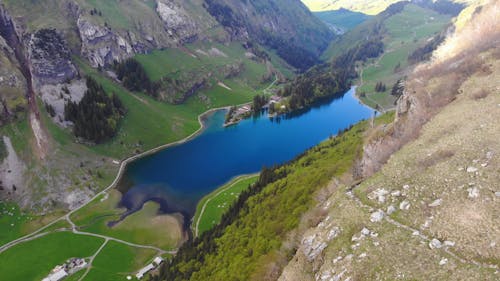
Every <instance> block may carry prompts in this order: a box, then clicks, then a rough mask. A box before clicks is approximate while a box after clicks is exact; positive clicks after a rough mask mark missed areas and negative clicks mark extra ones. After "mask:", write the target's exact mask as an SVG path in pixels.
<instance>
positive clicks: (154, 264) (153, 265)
mask: <svg viewBox="0 0 500 281" xmlns="http://www.w3.org/2000/svg"><path fill="white" fill-rule="evenodd" d="M162 262H163V258H161V257H156V258H155V259H154V260H153V262H152V263H150V264H148V265H146V266H145V267H143V268H142V269H141V270H139V272H137V274H136V275H135V277H137V279H142V278H143V277H144V275H146V273H148V272H150V271H151V270H153V269H155V268H157V267H158V266H159V265H160V264H161V263H162Z"/></svg>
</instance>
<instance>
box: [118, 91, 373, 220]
mask: <svg viewBox="0 0 500 281" xmlns="http://www.w3.org/2000/svg"><path fill="white" fill-rule="evenodd" d="M354 92H355V89H354V88H353V89H351V90H350V91H348V92H347V93H346V94H345V95H343V96H342V97H340V98H336V99H333V100H329V101H326V102H324V103H323V104H322V105H319V106H316V107H313V108H311V109H309V110H307V111H304V112H300V113H296V114H294V115H289V116H282V117H281V118H280V120H276V119H274V120H271V119H270V118H268V117H267V114H264V115H263V116H261V117H257V118H250V119H247V120H243V121H242V122H240V123H239V124H237V125H234V126H230V127H226V128H225V127H223V123H224V117H225V111H224V110H221V111H216V112H214V113H213V114H210V115H208V116H207V117H206V120H205V129H204V130H203V132H202V133H201V134H199V135H198V136H197V137H195V138H194V139H192V140H190V141H188V142H185V143H183V144H179V145H176V146H172V147H169V148H166V149H164V150H162V151H159V152H157V153H155V154H152V155H149V156H146V157H144V158H141V159H138V160H136V161H134V162H132V163H130V164H129V165H128V168H127V171H126V172H125V174H124V177H123V179H122V181H121V184H120V185H121V189H122V190H125V192H124V196H123V198H122V202H121V204H122V205H123V206H125V207H127V208H128V209H129V210H131V211H133V210H137V209H138V208H140V207H141V206H142V204H143V203H144V202H147V201H156V202H159V203H160V204H161V206H162V210H163V211H164V212H168V213H175V212H180V213H182V214H183V215H184V216H187V217H188V218H191V217H192V216H193V214H194V212H195V210H196V204H197V203H198V201H199V200H200V199H201V198H202V197H203V196H204V195H206V194H208V193H210V192H211V191H213V190H214V189H215V188H217V187H219V186H221V185H223V184H224V183H226V182H228V181H229V180H230V179H231V178H233V177H235V176H238V175H241V174H250V173H256V172H259V171H260V170H261V168H262V167H263V166H272V165H274V164H280V163H284V162H286V161H289V160H291V159H293V158H294V157H295V156H296V155H298V154H300V153H301V152H303V151H304V150H306V149H308V148H310V147H312V146H314V145H316V144H318V143H320V142H321V141H323V140H325V139H327V138H328V137H329V136H331V135H335V134H337V132H338V131H339V130H342V129H345V128H347V127H349V126H350V125H352V124H355V123H357V122H358V121H360V120H362V119H368V118H370V117H371V116H372V115H373V113H374V111H373V110H372V109H370V108H368V107H366V106H364V105H362V104H360V103H359V102H358V100H357V99H356V98H355V97H354Z"/></svg>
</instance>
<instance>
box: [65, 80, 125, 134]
mask: <svg viewBox="0 0 500 281" xmlns="http://www.w3.org/2000/svg"><path fill="white" fill-rule="evenodd" d="M125 113H126V109H125V107H124V106H123V104H122V102H121V100H120V99H119V98H118V96H116V95H115V94H114V93H113V94H112V95H111V97H109V96H108V95H107V94H106V92H105V91H104V89H103V88H102V86H101V85H100V84H98V83H97V82H96V81H95V80H94V79H92V78H91V77H87V91H86V92H85V95H84V96H83V98H82V100H81V101H80V102H79V103H76V102H72V101H70V102H68V103H67V104H66V105H65V108H64V116H65V119H66V120H67V121H71V122H73V124H74V126H73V133H74V134H75V136H76V137H79V138H82V139H85V140H87V141H92V142H94V143H101V142H103V141H105V140H108V139H109V138H111V137H113V136H114V135H115V134H116V131H117V129H118V123H119V121H120V119H121V118H122V117H123V116H124V115H125Z"/></svg>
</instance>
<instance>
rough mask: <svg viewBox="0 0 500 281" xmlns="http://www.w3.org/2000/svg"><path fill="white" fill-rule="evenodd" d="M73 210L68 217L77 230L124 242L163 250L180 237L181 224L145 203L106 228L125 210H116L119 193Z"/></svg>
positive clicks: (174, 244)
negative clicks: (138, 209) (75, 210)
mask: <svg viewBox="0 0 500 281" xmlns="http://www.w3.org/2000/svg"><path fill="white" fill-rule="evenodd" d="M108 194H109V195H108V196H106V197H105V196H104V195H103V196H100V197H98V198H96V199H95V200H94V201H92V202H91V203H90V204H88V205H87V206H85V207H84V208H82V209H81V210H79V211H78V212H76V213H74V214H73V215H72V216H71V220H72V221H73V222H74V223H75V224H76V225H77V226H78V227H79V229H80V230H81V231H86V232H92V233H98V234H102V235H106V236H110V237H115V238H118V239H121V240H125V241H128V242H132V243H136V244H143V245H153V246H157V247H160V248H163V249H166V250H169V249H172V248H175V247H177V246H178V244H179V242H180V241H181V240H182V225H181V223H180V222H179V221H178V220H177V219H176V218H175V217H174V216H170V215H160V214H159V212H158V209H159V205H158V204H157V203H154V202H148V203H146V204H145V205H144V207H143V208H142V210H140V211H138V212H135V213H134V214H132V215H130V216H128V217H127V218H125V219H124V220H123V221H121V222H120V223H118V224H117V225H115V226H114V227H112V228H110V227H109V226H108V225H107V223H108V222H110V221H116V220H118V219H119V218H120V216H121V214H123V213H124V212H125V211H126V210H125V209H118V208H117V205H118V202H119V201H120V198H121V194H120V192H119V191H117V190H111V191H110V192H109V193H108Z"/></svg>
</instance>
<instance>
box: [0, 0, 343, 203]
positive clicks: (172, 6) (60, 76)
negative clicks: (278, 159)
mask: <svg viewBox="0 0 500 281" xmlns="http://www.w3.org/2000/svg"><path fill="white" fill-rule="evenodd" d="M0 15H1V17H0V34H1V35H2V36H1V38H0V45H1V46H2V50H1V51H0V60H1V61H2V62H3V63H2V64H1V65H0V74H1V75H2V76H1V78H0V90H1V91H2V93H4V94H3V95H2V99H1V102H2V106H0V117H1V118H0V122H1V124H2V125H3V127H2V128H0V130H1V131H2V134H3V135H5V136H6V137H8V138H9V139H10V140H14V139H25V140H24V141H12V144H13V147H12V150H11V151H12V152H16V156H17V158H16V159H19V163H18V162H16V163H12V164H10V165H11V166H12V167H14V166H15V167H18V168H16V170H18V171H19V173H15V174H11V175H6V177H9V178H12V179H9V180H7V182H8V184H7V185H8V186H9V187H8V189H7V191H6V192H3V193H4V194H3V195H2V197H6V198H10V199H14V200H16V201H17V202H20V203H21V205H22V206H26V207H28V206H29V208H41V209H55V208H60V207H61V206H70V207H72V206H75V205H78V204H79V203H80V202H82V201H84V200H85V198H89V197H90V196H91V195H92V194H94V193H95V192H96V191H97V190H100V189H102V188H104V186H105V183H109V181H110V179H109V178H107V176H108V175H109V176H111V175H112V174H114V172H115V171H114V170H115V169H116V167H113V165H110V164H109V163H108V161H104V162H103V161H102V160H101V161H99V159H102V157H114V158H124V157H125V156H130V155H131V154H134V153H138V152H140V151H144V150H148V149H151V148H153V147H156V146H159V145H161V144H164V143H166V142H169V141H172V140H175V139H180V138H182V137H185V136H187V135H189V134H191V133H193V132H194V131H196V129H197V128H198V126H199V124H198V122H197V116H198V115H199V114H201V113H203V112H204V111H206V110H208V109H210V108H215V107H221V106H229V105H234V104H241V103H244V102H248V101H251V99H252V97H253V96H254V95H256V94H257V93H259V92H260V91H261V89H263V88H266V87H268V86H269V85H270V84H271V85H272V84H274V83H273V81H274V80H276V82H280V81H285V80H286V79H287V77H288V78H291V77H293V76H294V73H295V72H300V71H303V70H305V69H307V68H308V67H310V66H311V65H313V64H315V63H317V62H318V61H319V59H318V58H319V56H320V55H321V53H322V51H323V50H324V49H326V47H327V46H328V44H329V42H330V39H332V38H333V33H332V32H331V31H330V30H329V29H328V28H327V27H326V25H325V24H324V23H322V22H321V21H320V20H318V19H317V18H316V17H314V16H313V15H312V14H311V13H310V12H309V11H308V9H307V8H306V7H305V6H304V5H303V4H302V2H300V1H296V0H294V1H271V2H270V1H244V2H242V1H230V0H227V1H219V0H213V1H202V0H188V1H178V0H175V1H171V0H148V1H143V0H124V1H117V0H112V1H87V0H62V1H59V0H45V1H31V0H22V1H9V0H8V1H3V2H2V5H1V6H0ZM86 76H91V77H92V79H91V80H88V79H85V77H86ZM92 81H95V82H96V85H94V83H93V82H92ZM89 83H90V84H89ZM221 85H222V86H221ZM94 86H95V87H94ZM101 86H102V87H103V89H102V90H100V87H101ZM89 88H92V89H94V90H96V91H95V92H96V93H105V94H107V95H112V94H115V100H116V101H117V103H118V100H120V103H122V105H123V108H122V107H121V106H118V107H115V110H111V111H109V110H106V112H107V114H106V115H102V116H101V118H100V119H103V120H107V121H106V122H102V121H99V120H97V119H95V120H90V119H89V118H84V117H83V116H88V115H87V114H95V112H93V113H92V112H86V110H85V109H84V107H80V108H81V109H79V111H80V112H77V107H71V106H70V108H73V109H72V110H69V109H68V106H66V105H67V104H68V103H70V102H71V103H75V104H76V103H79V102H80V101H81V100H82V99H83V97H84V96H85V95H86V93H87V90H88V89H89ZM228 93H230V94H228ZM143 94H144V96H143ZM94 99H99V95H97V96H95V97H94ZM86 101H87V102H89V104H95V103H96V102H99V101H97V100H87V99H86ZM186 103H187V104H188V105H185V107H184V108H181V107H175V106H173V105H179V104H186ZM107 104H110V103H109V102H108V103H107ZM119 108H122V109H121V110H118V111H117V109H119ZM68 112H71V113H68ZM112 112H114V113H112ZM117 112H121V113H120V114H119V115H116V113H117ZM144 112H147V113H148V114H144ZM68 114H69V115H68ZM77 115H79V116H80V118H77V117H76V116H77ZM73 123H76V124H78V125H76V126H73ZM158 123H161V124H163V125H162V128H159V127H158ZM89 130H91V131H93V132H90V131H89ZM83 132H86V133H83ZM82 136H85V137H82ZM11 154H12V153H11ZM69 159H71V160H69ZM78 159H81V160H78ZM86 161H87V162H88V163H87V164H88V165H89V166H88V169H87V171H84V169H82V168H83V166H84V165H85V162H86ZM110 161H111V160H110ZM90 163H92V164H90ZM91 167H92V168H91ZM11 169H12V168H5V171H8V170H11ZM97 170H99V176H97V173H96V171H97ZM55 171H57V172H55ZM107 173H109V174H107ZM6 174H7V172H6ZM39 179H42V180H39ZM14 183H15V184H14ZM14 185H15V186H16V190H15V192H14V190H13V188H12V186H14ZM28 186H29V188H28ZM69 187H71V188H69ZM42 190H44V192H41V191H42Z"/></svg>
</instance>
